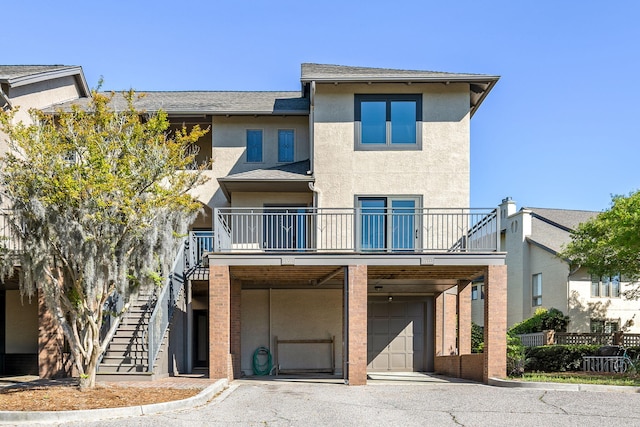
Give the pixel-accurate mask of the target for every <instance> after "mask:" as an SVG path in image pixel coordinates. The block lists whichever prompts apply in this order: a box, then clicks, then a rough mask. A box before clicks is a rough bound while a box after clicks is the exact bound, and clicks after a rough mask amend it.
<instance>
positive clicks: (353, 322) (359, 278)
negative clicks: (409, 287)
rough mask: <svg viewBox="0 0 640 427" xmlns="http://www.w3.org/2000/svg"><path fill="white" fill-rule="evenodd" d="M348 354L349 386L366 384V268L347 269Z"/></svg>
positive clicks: (351, 267) (352, 266) (355, 266)
mask: <svg viewBox="0 0 640 427" xmlns="http://www.w3.org/2000/svg"><path fill="white" fill-rule="evenodd" d="M348 288H349V289H348V294H347V298H348V301H347V308H348V316H349V322H348V330H347V333H348V335H347V336H348V340H349V342H348V346H347V348H348V350H347V351H348V354H347V361H348V364H349V365H348V367H349V374H348V377H347V381H348V382H349V385H365V384H366V383H367V266H366V265H350V266H349V267H348Z"/></svg>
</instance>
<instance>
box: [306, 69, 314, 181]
mask: <svg viewBox="0 0 640 427" xmlns="http://www.w3.org/2000/svg"><path fill="white" fill-rule="evenodd" d="M315 98H316V82H315V81H312V82H311V84H310V87H309V168H310V170H308V171H307V175H313V171H314V170H315V167H314V164H313V150H314V134H313V126H314V122H315Z"/></svg>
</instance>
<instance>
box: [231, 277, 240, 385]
mask: <svg viewBox="0 0 640 427" xmlns="http://www.w3.org/2000/svg"><path fill="white" fill-rule="evenodd" d="M241 291H242V282H241V281H240V280H238V279H231V325H230V326H231V337H230V344H231V363H232V370H233V377H234V378H240V377H241V376H242V371H241V369H240V368H241V366H240V359H241V357H242V354H241V348H240V313H241V312H240V304H241V300H242V298H241Z"/></svg>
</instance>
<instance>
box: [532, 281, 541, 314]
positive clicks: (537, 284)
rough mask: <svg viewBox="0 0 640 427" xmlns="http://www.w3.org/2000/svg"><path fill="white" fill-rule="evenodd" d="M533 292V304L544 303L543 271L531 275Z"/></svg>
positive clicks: (535, 305)
mask: <svg viewBox="0 0 640 427" xmlns="http://www.w3.org/2000/svg"><path fill="white" fill-rule="evenodd" d="M531 293H532V295H533V306H534V307H537V306H539V305H542V273H538V274H534V275H533V276H531Z"/></svg>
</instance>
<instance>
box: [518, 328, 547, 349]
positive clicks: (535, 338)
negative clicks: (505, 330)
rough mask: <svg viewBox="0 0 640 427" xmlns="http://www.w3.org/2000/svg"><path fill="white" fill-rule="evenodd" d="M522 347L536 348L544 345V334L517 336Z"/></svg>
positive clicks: (535, 333)
mask: <svg viewBox="0 0 640 427" xmlns="http://www.w3.org/2000/svg"><path fill="white" fill-rule="evenodd" d="M518 337H519V338H520V341H521V342H522V345H523V346H525V347H538V346H541V345H544V344H545V337H546V333H545V332H534V333H531V334H520V335H518Z"/></svg>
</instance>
